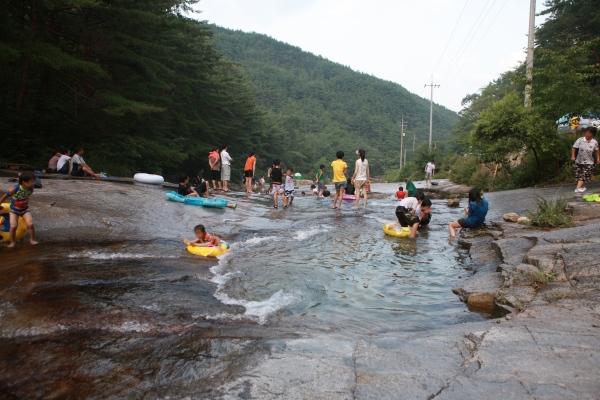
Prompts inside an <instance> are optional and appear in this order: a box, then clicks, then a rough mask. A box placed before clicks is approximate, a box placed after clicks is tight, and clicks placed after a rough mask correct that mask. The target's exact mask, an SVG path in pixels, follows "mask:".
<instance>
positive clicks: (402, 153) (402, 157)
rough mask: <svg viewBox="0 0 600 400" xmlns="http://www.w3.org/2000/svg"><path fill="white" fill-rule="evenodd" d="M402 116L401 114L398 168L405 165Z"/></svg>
mask: <svg viewBox="0 0 600 400" xmlns="http://www.w3.org/2000/svg"><path fill="white" fill-rule="evenodd" d="M405 135H406V134H405V133H404V114H402V120H401V122H400V168H402V167H404V165H406V150H405V149H404V136H405Z"/></svg>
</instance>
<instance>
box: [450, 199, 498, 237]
mask: <svg viewBox="0 0 600 400" xmlns="http://www.w3.org/2000/svg"><path fill="white" fill-rule="evenodd" d="M488 209H489V204H488V202H487V200H486V199H484V198H483V197H482V196H481V189H479V188H473V189H471V190H470V191H469V207H468V208H466V209H465V216H466V218H461V219H459V220H458V221H453V222H450V225H448V231H449V232H450V239H451V240H452V239H454V238H455V237H456V234H457V232H458V231H459V230H460V229H462V228H471V229H475V228H480V227H481V226H482V225H483V224H484V223H485V217H486V215H487V213H488Z"/></svg>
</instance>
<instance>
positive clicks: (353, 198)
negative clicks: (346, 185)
mask: <svg viewBox="0 0 600 400" xmlns="http://www.w3.org/2000/svg"><path fill="white" fill-rule="evenodd" d="M342 200H344V201H345V202H347V203H351V202H353V201H356V196H355V195H353V194H345V195H343V196H342Z"/></svg>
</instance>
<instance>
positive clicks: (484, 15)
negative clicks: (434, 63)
mask: <svg viewBox="0 0 600 400" xmlns="http://www.w3.org/2000/svg"><path fill="white" fill-rule="evenodd" d="M493 6H494V2H493V0H488V1H487V3H485V5H484V6H483V8H482V9H481V12H480V13H479V15H478V16H477V18H476V19H475V22H474V23H473V25H471V29H469V31H468V33H467V35H466V36H465V38H464V40H463V42H462V43H461V45H460V46H459V47H458V50H457V52H456V53H455V55H454V58H453V59H452V61H451V62H450V63H449V64H448V65H449V69H447V70H446V71H445V74H444V76H446V75H447V74H448V73H449V72H451V71H453V68H454V67H455V66H456V62H457V61H458V60H459V59H460V57H461V56H462V55H463V54H464V52H465V50H466V49H467V48H468V47H469V44H470V42H471V41H472V40H473V38H474V36H475V32H477V30H478V29H479V26H480V24H481V23H482V22H483V21H484V20H485V19H486V18H487V14H488V13H489V11H490V10H491V9H492V8H493Z"/></svg>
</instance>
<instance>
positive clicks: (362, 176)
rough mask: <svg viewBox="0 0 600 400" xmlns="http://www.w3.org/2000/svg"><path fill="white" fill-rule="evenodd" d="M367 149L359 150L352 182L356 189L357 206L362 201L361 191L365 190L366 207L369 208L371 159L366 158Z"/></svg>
mask: <svg viewBox="0 0 600 400" xmlns="http://www.w3.org/2000/svg"><path fill="white" fill-rule="evenodd" d="M366 155H367V153H366V151H364V150H362V149H360V150H358V159H357V160H356V164H354V175H352V184H353V185H354V189H355V190H356V194H355V197H356V200H355V206H356V207H358V205H359V204H358V203H359V202H360V193H361V192H363V194H364V197H365V208H367V197H368V195H367V183H368V182H369V180H370V179H371V172H370V170H369V160H367V158H366Z"/></svg>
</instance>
